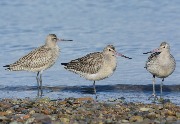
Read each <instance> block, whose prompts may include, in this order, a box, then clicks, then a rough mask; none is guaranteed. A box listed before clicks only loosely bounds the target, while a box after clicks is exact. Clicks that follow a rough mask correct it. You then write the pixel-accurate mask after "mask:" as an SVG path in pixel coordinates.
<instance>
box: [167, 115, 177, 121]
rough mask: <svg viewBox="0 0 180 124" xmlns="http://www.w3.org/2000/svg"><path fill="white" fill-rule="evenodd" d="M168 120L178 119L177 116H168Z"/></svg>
mask: <svg viewBox="0 0 180 124" xmlns="http://www.w3.org/2000/svg"><path fill="white" fill-rule="evenodd" d="M166 120H167V121H176V120H177V119H176V117H175V116H168V117H167V118H166Z"/></svg>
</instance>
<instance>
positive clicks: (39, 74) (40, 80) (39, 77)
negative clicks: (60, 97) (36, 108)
mask: <svg viewBox="0 0 180 124" xmlns="http://www.w3.org/2000/svg"><path fill="white" fill-rule="evenodd" d="M36 80H37V87H38V94H37V96H38V97H39V96H42V73H41V72H38V73H37V76H36Z"/></svg>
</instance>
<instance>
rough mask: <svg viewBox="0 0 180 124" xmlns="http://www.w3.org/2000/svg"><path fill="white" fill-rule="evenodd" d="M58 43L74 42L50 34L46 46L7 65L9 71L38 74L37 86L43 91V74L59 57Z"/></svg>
mask: <svg viewBox="0 0 180 124" xmlns="http://www.w3.org/2000/svg"><path fill="white" fill-rule="evenodd" d="M58 41H72V40H64V39H58V38H57V36H56V35H55V34H49V35H48V36H47V37H46V41H45V44H44V45H43V46H40V47H38V48H36V49H34V50H33V51H31V52H30V53H28V54H27V55H25V56H23V57H21V58H20V59H19V60H17V61H16V62H14V63H12V64H9V65H5V66H3V67H6V70H9V71H30V72H36V73H37V77H36V79H37V85H38V88H40V89H41V90H42V73H43V71H44V70H46V69H48V68H50V67H51V66H53V65H54V63H55V62H56V60H57V59H58V57H59V52H60V50H59V46H58V45H57V42H58Z"/></svg>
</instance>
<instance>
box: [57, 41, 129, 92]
mask: <svg viewBox="0 0 180 124" xmlns="http://www.w3.org/2000/svg"><path fill="white" fill-rule="evenodd" d="M116 55H118V56H122V57H125V58H128V59H131V58H129V57H127V56H124V55H122V54H120V53H117V52H116V50H115V47H114V46H113V45H108V46H106V47H105V48H104V50H103V51H102V52H95V53H90V54H87V55H86V56H84V57H82V58H78V59H75V60H72V61H70V62H69V63H61V64H62V65H64V66H65V67H64V68H65V69H67V70H69V71H72V72H74V73H76V74H79V75H81V76H82V77H84V78H85V79H87V80H91V81H94V83H93V87H94V93H95V94H96V88H95V81H98V80H102V79H105V78H107V77H109V76H111V75H112V74H113V72H114V71H115V69H116V63H117V60H116Z"/></svg>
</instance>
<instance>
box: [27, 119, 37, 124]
mask: <svg viewBox="0 0 180 124" xmlns="http://www.w3.org/2000/svg"><path fill="white" fill-rule="evenodd" d="M34 120H35V118H34V117H33V118H29V119H27V121H26V122H25V124H31V123H33V121H34Z"/></svg>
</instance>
